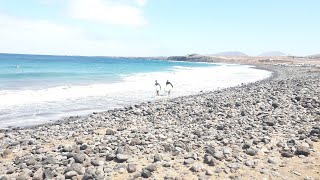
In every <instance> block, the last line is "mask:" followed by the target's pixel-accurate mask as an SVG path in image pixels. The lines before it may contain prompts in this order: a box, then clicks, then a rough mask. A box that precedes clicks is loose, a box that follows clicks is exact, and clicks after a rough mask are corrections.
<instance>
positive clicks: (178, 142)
mask: <svg viewBox="0 0 320 180" xmlns="http://www.w3.org/2000/svg"><path fill="white" fill-rule="evenodd" d="M258 68H263V69H264V68H266V69H268V68H270V69H272V71H273V73H272V76H270V77H269V78H267V79H264V80H261V81H257V82H253V83H248V84H244V85H242V86H235V87H229V88H225V89H222V90H216V91H210V92H205V93H200V94H197V95H189V96H182V97H177V98H173V99H168V100H158V101H154V102H144V103H141V104H136V105H133V106H129V107H124V108H120V109H115V110H108V111H105V112H101V113H92V114H90V115H88V116H81V117H70V118H69V119H68V120H66V121H63V122H55V123H52V124H51V123H50V124H45V125H40V126H37V127H33V128H26V129H16V130H4V131H0V147H2V148H0V156H1V157H2V158H3V159H2V160H0V177H1V176H2V175H3V176H5V177H8V178H12V177H20V178H22V179H41V178H43V177H46V178H49V177H51V178H53V177H54V178H55V179H83V178H84V179H90V177H91V179H92V178H94V179H139V178H141V177H143V178H153V179H221V178H222V179H224V178H231V179H239V178H245V179H262V178H271V179H283V178H286V179H302V178H307V177H308V178H309V179H317V177H319V175H320V171H319V168H318V167H320V162H319V159H320V153H319V152H320V143H319V138H320V100H319V97H318V94H319V92H320V89H319V88H320V86H319V81H318V79H319V78H320V73H319V71H315V72H313V71H311V70H312V68H306V67H274V66H260V67H258ZM270 69H268V70H270ZM306 89H307V90H306ZM49 179H50V178H49Z"/></svg>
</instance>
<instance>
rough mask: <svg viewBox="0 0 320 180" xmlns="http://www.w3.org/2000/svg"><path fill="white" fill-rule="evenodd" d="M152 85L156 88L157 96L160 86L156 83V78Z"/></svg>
mask: <svg viewBox="0 0 320 180" xmlns="http://www.w3.org/2000/svg"><path fill="white" fill-rule="evenodd" d="M154 87H155V88H156V93H157V96H159V92H160V91H161V86H160V84H159V83H158V81H157V80H156V82H155V83H154Z"/></svg>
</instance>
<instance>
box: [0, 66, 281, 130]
mask: <svg viewBox="0 0 320 180" xmlns="http://www.w3.org/2000/svg"><path fill="white" fill-rule="evenodd" d="M164 61H173V60H164ZM176 62H182V61H176ZM185 62H190V61H185ZM190 63H206V64H223V65H243V66H250V67H249V68H251V69H258V70H264V71H268V72H271V75H270V76H268V77H266V78H264V79H262V80H258V81H253V82H249V83H242V84H243V85H246V84H251V83H255V82H260V81H265V80H268V79H270V78H273V76H274V75H275V73H276V71H273V70H272V68H270V66H257V65H252V64H230V63H227V62H226V63H214V62H190ZM238 86H242V85H237V86H231V87H222V88H218V89H213V90H209V91H207V90H206V91H205V92H202V91H203V90H201V91H199V92H195V93H194V94H190V95H179V96H177V97H168V99H175V98H180V97H188V96H194V95H201V94H206V93H212V92H214V91H218V90H222V89H228V88H233V87H238ZM163 100H164V99H163V98H161V99H154V100H151V102H157V101H163ZM145 102H146V101H141V102H140V103H135V104H133V105H125V106H123V107H119V108H120V109H125V108H126V107H128V106H134V105H139V104H141V103H145ZM119 108H111V109H106V110H101V111H98V112H96V111H94V110H93V111H92V112H91V113H89V114H84V115H70V116H64V117H62V118H58V119H55V120H49V121H48V122H44V123H41V124H35V125H32V124H31V125H26V126H8V127H4V128H1V127H0V131H5V130H19V129H35V128H38V127H41V126H45V125H55V124H61V123H65V122H68V119H73V118H75V117H76V118H81V117H83V118H85V117H88V116H90V115H92V114H97V113H103V112H107V111H113V110H116V109H119Z"/></svg>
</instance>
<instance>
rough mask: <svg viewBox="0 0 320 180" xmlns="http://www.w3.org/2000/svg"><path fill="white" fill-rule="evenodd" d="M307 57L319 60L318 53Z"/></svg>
mask: <svg viewBox="0 0 320 180" xmlns="http://www.w3.org/2000/svg"><path fill="white" fill-rule="evenodd" d="M308 57H313V58H320V53H319V54H314V55H311V56H308Z"/></svg>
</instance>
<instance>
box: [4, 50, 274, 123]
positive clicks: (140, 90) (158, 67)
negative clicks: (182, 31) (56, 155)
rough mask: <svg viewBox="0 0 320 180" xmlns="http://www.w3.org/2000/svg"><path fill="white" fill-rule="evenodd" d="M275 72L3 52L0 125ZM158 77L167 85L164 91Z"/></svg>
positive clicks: (214, 86)
mask: <svg viewBox="0 0 320 180" xmlns="http://www.w3.org/2000/svg"><path fill="white" fill-rule="evenodd" d="M270 75H271V73H270V72H268V71H264V70H258V69H254V68H252V67H251V66H246V65H230V64H212V63H191V62H176V61H164V60H148V59H132V58H111V57H85V56H47V55H18V54H0V128H7V127H16V126H18V127H23V126H30V125H38V124H43V123H47V122H52V121H55V120H58V119H61V118H64V117H68V116H75V115H86V114H90V113H92V112H100V111H105V110H109V109H114V108H120V107H124V106H129V105H133V104H136V103H141V102H145V101H154V100H159V99H164V100H166V99H168V98H173V97H178V96H184V95H191V94H197V93H199V92H200V91H201V92H207V91H212V90H216V89H220V88H226V87H231V86H236V85H240V84H241V83H249V82H254V81H257V80H262V79H264V78H267V77H268V76H270ZM155 80H158V82H159V83H160V85H162V90H161V91H160V96H156V93H155V87H154V83H155ZM166 80H169V81H170V82H171V83H172V84H173V86H174V88H173V89H172V91H171V94H170V96H168V95H167V93H166V92H165V91H164V89H165V88H164V87H165V82H166Z"/></svg>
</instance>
